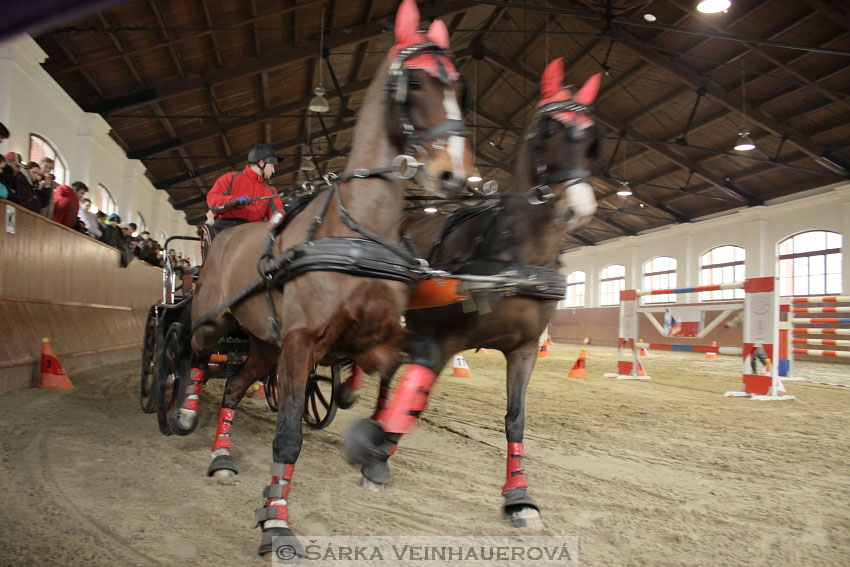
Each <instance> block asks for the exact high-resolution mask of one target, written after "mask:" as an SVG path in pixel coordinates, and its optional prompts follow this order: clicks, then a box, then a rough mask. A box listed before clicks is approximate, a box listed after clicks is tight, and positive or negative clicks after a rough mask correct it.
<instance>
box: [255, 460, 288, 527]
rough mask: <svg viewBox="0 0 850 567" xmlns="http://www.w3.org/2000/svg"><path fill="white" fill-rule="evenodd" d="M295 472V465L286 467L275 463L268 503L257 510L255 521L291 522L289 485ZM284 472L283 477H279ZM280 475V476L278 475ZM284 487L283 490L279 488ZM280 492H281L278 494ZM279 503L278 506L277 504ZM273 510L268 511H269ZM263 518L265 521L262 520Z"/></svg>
mask: <svg viewBox="0 0 850 567" xmlns="http://www.w3.org/2000/svg"><path fill="white" fill-rule="evenodd" d="M294 471H295V465H286V464H283V463H273V464H272V483H271V486H269V487H268V488H267V489H266V491H267V492H266V494H267V498H266V503H265V505H264V506H263V508H260V509H259V510H257V514H259V516H257V515H255V519H257V521H265V520H286V521H289V508H288V506H287V505H288V500H289V485H290V482H291V481H292V473H293V472H294ZM280 472H282V473H283V475H282V476H278V474H279V473H280ZM276 473H278V474H276ZM280 486H282V487H283V488H282V491H280V490H281V489H280V488H278V487H280ZM271 491H274V493H273V494H269V492H271ZM278 491H280V492H278ZM275 502H277V504H275ZM269 508H270V509H271V510H267V509H269ZM261 517H262V518H263V519H261Z"/></svg>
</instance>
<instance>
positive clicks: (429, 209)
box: [422, 207, 437, 214]
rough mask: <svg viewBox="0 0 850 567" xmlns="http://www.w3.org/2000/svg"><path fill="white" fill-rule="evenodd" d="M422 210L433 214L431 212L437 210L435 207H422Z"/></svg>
mask: <svg viewBox="0 0 850 567" xmlns="http://www.w3.org/2000/svg"><path fill="white" fill-rule="evenodd" d="M422 210H423V211H425V212H426V213H431V214H433V213H436V212H437V207H425V208H424V209H422Z"/></svg>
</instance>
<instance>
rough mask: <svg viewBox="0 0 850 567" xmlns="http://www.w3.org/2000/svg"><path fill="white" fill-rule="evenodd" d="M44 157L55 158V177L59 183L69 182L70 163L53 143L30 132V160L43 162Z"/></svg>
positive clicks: (65, 183)
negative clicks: (66, 161)
mask: <svg viewBox="0 0 850 567" xmlns="http://www.w3.org/2000/svg"><path fill="white" fill-rule="evenodd" d="M42 158H50V159H52V160H53V177H54V179H55V181H56V183H58V184H59V185H67V184H68V165H67V164H66V163H65V160H64V159H62V156H61V155H59V152H58V151H56V148H55V147H53V144H51V143H50V142H48V141H47V140H46V139H45V138H43V137H41V136H39V135H38V134H30V161H37V162H41V159H42Z"/></svg>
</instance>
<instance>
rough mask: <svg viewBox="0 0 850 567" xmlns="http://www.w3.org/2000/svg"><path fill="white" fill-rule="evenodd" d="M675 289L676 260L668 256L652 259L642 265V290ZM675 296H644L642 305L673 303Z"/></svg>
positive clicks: (667, 294) (666, 294) (668, 294)
mask: <svg viewBox="0 0 850 567" xmlns="http://www.w3.org/2000/svg"><path fill="white" fill-rule="evenodd" d="M672 287H676V259H675V258H671V257H670V256H659V257H658V258H653V259H652V260H650V261H649V262H647V263H646V264H644V265H643V289H667V288H672ZM675 301H676V296H675V294H671V293H665V294H661V295H645V296H643V302H644V303H673V302H675Z"/></svg>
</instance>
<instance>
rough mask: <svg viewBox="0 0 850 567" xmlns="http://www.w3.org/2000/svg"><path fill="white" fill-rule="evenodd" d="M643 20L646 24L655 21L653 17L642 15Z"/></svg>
mask: <svg viewBox="0 0 850 567" xmlns="http://www.w3.org/2000/svg"><path fill="white" fill-rule="evenodd" d="M643 19H644V20H646V21H647V22H654V21H655V20H656V17H655V16H653V15H652V14H644V15H643Z"/></svg>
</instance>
